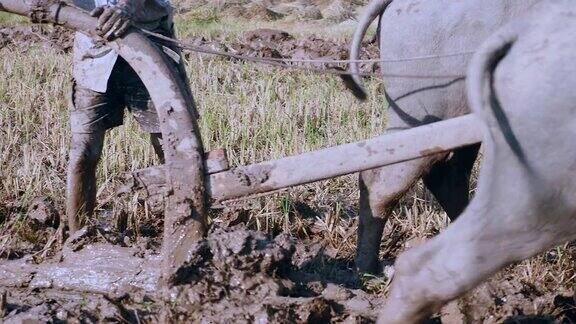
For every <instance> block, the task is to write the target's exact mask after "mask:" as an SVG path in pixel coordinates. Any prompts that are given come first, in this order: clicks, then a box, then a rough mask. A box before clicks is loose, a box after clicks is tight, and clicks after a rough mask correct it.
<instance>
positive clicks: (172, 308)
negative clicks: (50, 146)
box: [0, 198, 576, 323]
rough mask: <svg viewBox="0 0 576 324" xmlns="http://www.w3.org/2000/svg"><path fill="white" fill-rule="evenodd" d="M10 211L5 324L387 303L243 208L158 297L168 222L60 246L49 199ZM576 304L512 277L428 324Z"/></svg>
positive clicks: (539, 314)
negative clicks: (261, 228) (21, 215)
mask: <svg viewBox="0 0 576 324" xmlns="http://www.w3.org/2000/svg"><path fill="white" fill-rule="evenodd" d="M4 208H8V209H13V210H6V209H5V210H3V211H2V215H3V216H4V217H5V218H6V219H5V220H4V222H5V225H6V226H7V227H12V228H13V229H15V233H16V235H15V239H14V240H12V241H11V242H10V244H9V249H5V248H3V249H2V251H3V253H4V254H3V256H2V257H3V258H4V261H2V262H1V263H0V287H1V292H0V299H1V300H0V301H1V302H2V303H1V304H0V307H1V308H0V312H1V314H2V316H3V321H4V322H5V323H23V322H24V321H26V320H28V319H31V320H39V321H41V322H52V321H54V322H59V321H71V322H101V321H105V322H131V323H142V322H157V321H166V320H172V321H191V322H204V323H222V322H226V323H253V322H259V323H326V322H334V323H372V322H374V319H375V315H376V313H377V311H378V309H379V307H380V306H381V304H382V302H383V296H384V292H385V288H384V287H385V286H386V284H387V280H386V278H385V276H384V275H383V277H374V278H361V279H360V278H359V277H358V275H357V274H356V273H355V272H354V271H353V264H352V262H351V260H349V259H341V258H339V255H338V252H337V251H334V250H332V249H331V248H330V246H329V245H328V244H326V242H324V241H322V240H321V239H319V238H311V239H305V240H302V239H299V238H295V237H290V236H289V235H287V234H285V233H281V234H278V235H276V236H273V235H272V236H270V235H266V234H264V233H262V232H258V231H255V230H251V229H249V228H250V227H251V224H250V222H247V219H246V218H245V217H246V215H245V214H244V213H243V212H240V211H237V210H236V211H234V210H226V211H221V212H219V213H217V214H215V215H214V216H215V218H217V219H218V220H219V222H218V223H219V224H218V225H213V227H212V229H211V231H210V234H209V235H208V238H207V239H206V240H203V241H201V242H199V243H198V244H196V245H195V246H192V247H191V248H190V251H191V253H190V258H189V262H187V264H186V265H185V266H183V267H182V268H180V269H179V270H178V272H177V278H176V282H177V283H178V285H177V286H176V287H174V288H173V289H172V290H170V291H164V292H161V293H159V290H158V287H157V286H156V282H157V279H158V276H159V266H158V265H159V263H160V257H159V249H160V241H161V230H160V229H161V226H162V222H161V221H160V219H161V218H156V219H155V220H154V221H151V222H149V223H146V224H141V225H140V229H139V230H138V232H139V235H136V233H135V231H134V230H133V229H131V228H129V227H128V226H127V220H126V219H125V218H124V216H123V215H125V214H123V213H122V212H120V213H117V214H116V215H114V216H113V217H108V218H106V219H102V218H101V219H100V221H99V222H98V223H97V224H93V225H90V226H87V227H86V228H84V229H83V230H81V231H80V232H78V233H76V234H75V235H73V236H72V237H69V238H68V239H66V241H64V242H63V243H62V244H61V243H60V242H59V241H58V240H59V238H60V237H61V236H60V235H59V233H58V230H57V228H58V227H59V213H58V211H57V208H56V207H55V206H54V205H53V203H52V202H51V201H50V200H49V199H46V198H39V199H36V200H34V202H33V203H32V204H31V206H29V207H28V208H26V211H25V212H26V213H27V215H28V217H27V218H26V221H24V222H22V221H19V220H18V219H16V218H12V217H11V215H17V214H16V213H14V212H15V211H16V210H17V209H18V208H20V207H19V206H8V207H4ZM310 208H311V207H310ZM159 217H161V216H160V215H159ZM16 225H17V226H16ZM398 235H402V233H398ZM390 239H391V240H394V239H395V238H394V237H392V238H390ZM410 244H411V243H410V242H408V243H406V244H405V246H406V245H410ZM573 248H574V249H576V246H574V247H573ZM575 252H576V251H575ZM549 257H550V258H554V255H553V254H551V255H550V256H549ZM388 270H389V271H390V269H389V268H388ZM575 307H576V305H575V300H574V295H573V292H570V291H564V292H557V293H544V292H542V291H539V288H538V287H537V286H536V285H533V284H531V283H530V282H522V281H519V280H517V279H515V278H514V277H513V276H510V275H507V274H505V273H504V274H501V275H498V276H496V277H495V278H494V279H492V280H490V281H489V282H488V283H486V284H484V285H482V286H481V287H480V288H479V289H477V290H476V291H475V292H474V293H472V294H470V295H468V296H466V297H465V298H463V299H462V300H461V301H460V302H458V303H452V304H451V305H449V306H448V307H446V308H445V309H444V310H443V312H442V313H441V314H438V315H437V316H436V317H435V318H433V319H431V322H434V323H463V322H467V323H560V322H561V323H572V322H574V321H575V320H576V312H575Z"/></svg>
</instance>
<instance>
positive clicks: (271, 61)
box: [140, 29, 474, 79]
mask: <svg viewBox="0 0 576 324" xmlns="http://www.w3.org/2000/svg"><path fill="white" fill-rule="evenodd" d="M140 30H141V31H142V33H144V34H146V35H149V36H152V37H155V38H158V39H162V40H165V41H168V42H171V43H173V44H175V45H176V46H178V47H179V48H180V49H183V50H188V51H191V52H195V53H202V54H211V55H217V56H222V57H227V58H233V59H237V60H241V61H247V62H254V63H261V64H266V65H271V66H277V67H282V68H290V69H294V70H301V71H308V72H314V73H319V74H333V75H340V76H350V75H358V76H362V77H382V76H383V77H389V78H411V79H453V78H461V77H464V75H462V74H442V75H418V74H394V73H369V72H359V73H352V72H349V71H344V70H343V69H342V68H340V67H332V68H328V69H326V68H315V67H304V66H299V65H290V64H288V63H316V64H330V63H340V64H341V63H352V62H357V63H371V62H373V63H382V62H406V61H418V60H426V59H434V58H442V57H453V56H462V55H470V54H473V53H474V52H460V53H452V54H446V55H429V56H420V57H413V58H404V59H396V60H377V59H374V60H299V59H280V58H260V57H253V56H245V55H239V54H234V53H228V52H222V51H216V50H212V49H209V48H205V47H201V46H196V45H193V44H190V43H185V42H182V41H179V40H176V39H173V38H170V37H167V36H164V35H161V34H157V33H154V32H151V31H148V30H143V29H140Z"/></svg>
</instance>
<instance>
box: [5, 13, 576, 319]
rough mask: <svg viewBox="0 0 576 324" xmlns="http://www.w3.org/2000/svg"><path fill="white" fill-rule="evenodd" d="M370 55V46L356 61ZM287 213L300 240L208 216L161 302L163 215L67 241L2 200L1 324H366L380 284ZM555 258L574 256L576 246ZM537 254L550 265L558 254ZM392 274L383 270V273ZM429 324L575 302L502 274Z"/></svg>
mask: <svg viewBox="0 0 576 324" xmlns="http://www.w3.org/2000/svg"><path fill="white" fill-rule="evenodd" d="M227 10H236V9H227ZM266 12H267V13H268V11H266ZM268 14H269V13H268ZM279 14H282V13H279ZM70 41H71V34H70V33H69V32H65V33H64V32H61V31H59V30H55V29H53V28H40V27H29V26H24V27H3V28H0V46H1V47H5V46H16V45H17V46H29V45H35V44H36V45H37V44H40V45H41V46H50V47H53V48H57V49H59V50H61V51H62V52H68V51H69V50H70V47H71V43H70ZM186 41H188V42H192V43H194V44H196V45H201V46H207V47H212V48H214V49H218V50H224V51H228V52H232V53H238V54H242V55H251V56H257V57H275V58H303V59H308V58H330V59H345V58H346V57H347V44H346V43H345V42H336V41H328V40H323V39H321V38H317V37H312V36H310V37H307V38H301V39H297V38H295V37H294V36H292V35H290V34H288V33H285V32H282V31H277V30H269V29H265V30H256V31H252V32H248V33H246V34H244V35H243V38H241V39H239V40H237V41H232V42H230V41H227V40H225V39H219V38H218V37H215V38H211V39H206V38H202V37H198V38H190V39H187V40H186ZM376 55H377V52H376V48H375V46H374V45H371V46H369V47H368V50H367V52H366V53H365V56H366V57H376ZM365 68H366V69H370V70H377V68H376V67H374V66H368V67H365ZM17 196H18V193H15V197H14V200H13V201H19V199H18V197H17ZM296 204H297V206H296V207H295V208H294V209H295V210H298V211H299V212H298V213H296V216H298V217H303V219H304V221H303V222H304V224H306V225H307V226H309V232H308V234H307V235H301V236H300V235H295V236H293V237H291V236H289V235H288V234H286V233H281V232H277V233H270V234H265V233H262V232H258V231H256V230H255V228H256V227H255V226H254V224H253V222H251V221H250V217H248V216H247V215H246V213H247V212H246V211H245V210H243V209H242V208H239V209H226V210H220V211H216V212H215V213H214V214H213V215H212V216H213V217H212V219H213V227H212V230H211V232H210V234H209V236H208V238H207V239H206V240H204V241H202V242H199V243H198V244H196V245H195V246H193V247H191V251H192V252H191V255H190V261H189V262H188V263H187V264H186V265H185V266H184V267H182V268H181V269H179V271H178V280H177V282H178V285H177V286H176V287H174V288H173V289H172V290H171V291H169V292H162V293H159V292H158V289H157V287H156V280H157V278H158V275H159V274H158V265H159V262H160V260H159V249H160V242H161V235H162V233H161V229H162V221H161V218H162V215H161V213H160V214H158V215H157V216H156V217H155V218H154V217H152V218H149V219H148V221H147V222H143V223H140V224H138V227H136V228H135V227H134V226H131V224H130V220H128V219H127V218H126V213H125V212H123V211H122V209H121V208H119V209H115V210H114V212H111V213H110V214H109V215H107V217H101V218H100V219H99V220H98V221H96V222H94V223H93V224H91V225H90V226H88V227H86V228H84V229H83V230H82V231H80V232H79V233H77V234H76V235H74V236H73V237H69V238H66V236H65V233H64V234H63V233H62V232H61V231H59V230H58V229H59V228H60V223H61V216H62V206H56V205H55V204H54V203H53V202H52V201H51V200H50V199H47V198H43V197H40V198H37V199H35V200H34V201H33V203H32V204H31V205H29V206H21V205H18V204H17V203H14V202H12V200H6V201H3V202H0V223H2V225H3V226H2V231H3V233H4V234H5V233H7V232H9V233H12V235H11V236H10V237H9V239H7V240H3V241H2V242H0V243H1V246H0V257H1V258H2V259H3V260H2V261H1V262H0V316H1V318H2V322H5V323H23V322H27V320H33V321H40V322H67V321H70V322H102V321H104V322H130V323H143V322H158V321H167V320H171V321H174V322H176V321H187V322H205V323H221V322H228V323H242V322H247V323H251V322H261V323H266V322H270V323H286V322H288V323H293V322H297V323H322V322H337V323H340V322H343V323H371V322H373V321H374V319H375V314H376V312H377V311H378V309H379V307H380V305H381V303H382V301H383V298H384V296H385V294H386V287H387V283H388V279H387V278H386V275H382V276H377V277H363V276H360V277H359V276H358V274H356V273H355V272H354V270H353V269H354V267H353V260H352V258H351V257H350V256H349V255H346V256H345V257H343V256H342V255H341V253H340V251H337V250H335V249H333V248H332V246H331V245H330V244H329V243H328V242H327V241H326V240H324V238H322V237H321V236H315V235H314V230H313V229H314V227H315V226H316V225H317V222H318V220H317V219H316V218H315V215H316V214H315V213H316V211H315V207H314V206H313V205H310V204H308V202H306V201H302V202H296V203H295V205H296ZM353 234H354V233H353V232H352V233H351V235H353ZM65 238H66V239H65ZM64 239H65V240H64ZM406 240H407V237H406V233H403V232H401V231H393V232H391V233H390V235H389V237H388V241H387V242H385V243H383V249H384V250H385V251H386V252H385V255H386V259H387V262H388V263H391V262H393V260H394V258H395V257H396V256H397V255H398V253H400V251H402V250H403V249H405V248H406V247H407V246H410V245H411V242H407V241H406ZM565 251H566V252H565V253H571V254H572V256H573V259H576V245H569V246H568V247H567V249H566V250H565ZM546 257H549V258H550V262H554V258H557V257H558V256H555V255H554V253H553V252H550V253H549V254H547V255H546ZM392 272H393V268H391V267H387V268H386V274H388V275H390V274H391V273H392ZM572 280H573V279H572ZM431 321H432V322H436V323H439V322H443V323H461V322H469V323H558V322H560V323H573V322H576V300H575V296H574V291H570V290H566V291H556V292H550V291H547V290H544V289H542V288H541V287H540V286H539V285H537V284H534V283H531V282H528V281H522V280H518V279H516V277H515V276H514V275H513V274H510V273H507V272H503V273H502V274H499V275H498V276H496V277H494V278H493V279H492V280H490V281H489V282H488V283H486V284H484V285H482V286H481V287H480V288H479V289H477V290H475V291H474V292H473V293H471V294H469V295H468V296H466V297H465V298H463V299H461V300H460V301H458V302H455V303H452V304H451V305H449V306H448V307H446V308H445V309H444V310H443V312H442V313H441V314H438V315H437V316H436V317H434V318H433V319H431Z"/></svg>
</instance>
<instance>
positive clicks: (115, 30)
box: [91, 0, 171, 39]
mask: <svg viewBox="0 0 576 324" xmlns="http://www.w3.org/2000/svg"><path fill="white" fill-rule="evenodd" d="M170 13H171V7H170V5H169V4H168V3H167V2H165V1H163V0H119V1H118V3H117V4H116V5H114V6H102V7H98V8H96V9H94V10H93V11H92V13H91V14H92V16H94V17H98V28H99V30H100V35H101V36H102V37H104V38H106V39H113V38H116V37H120V36H122V35H123V34H124V33H125V32H126V30H128V28H129V27H130V25H131V24H132V23H142V24H145V23H149V22H153V21H157V20H160V19H162V18H164V17H166V16H168V15H170Z"/></svg>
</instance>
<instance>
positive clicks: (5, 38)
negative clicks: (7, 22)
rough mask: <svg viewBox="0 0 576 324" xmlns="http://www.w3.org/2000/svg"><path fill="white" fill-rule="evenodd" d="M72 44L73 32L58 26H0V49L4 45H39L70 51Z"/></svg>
mask: <svg viewBox="0 0 576 324" xmlns="http://www.w3.org/2000/svg"><path fill="white" fill-rule="evenodd" d="M73 45H74V33H73V32H71V31H70V30H69V29H65V28H62V27H58V26H48V25H32V26H20V25H19V26H5V27H2V26H0V49H1V48H4V47H11V48H14V47H19V48H27V47H30V46H40V47H42V48H52V49H56V50H58V51H62V52H66V53H67V52H70V51H71V50H72V46H73Z"/></svg>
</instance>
